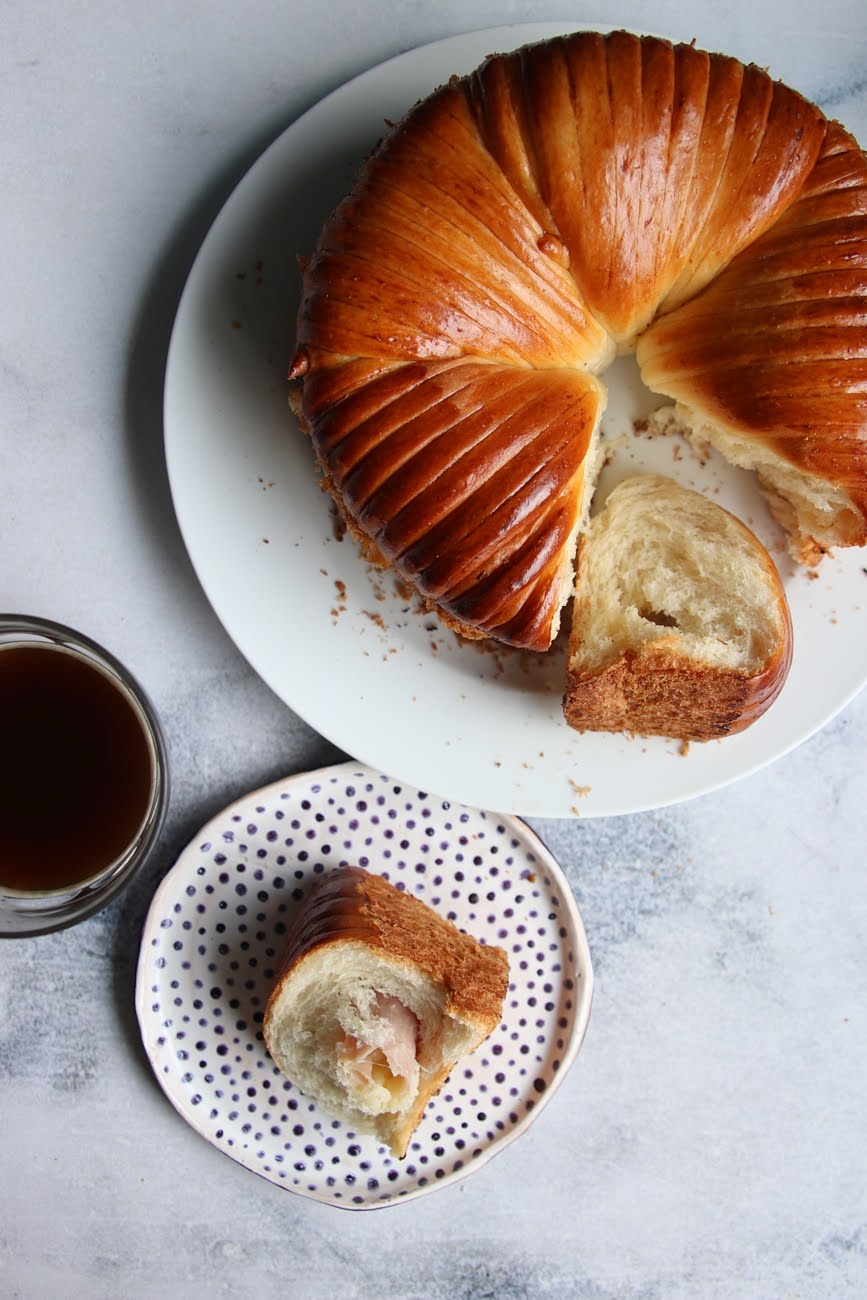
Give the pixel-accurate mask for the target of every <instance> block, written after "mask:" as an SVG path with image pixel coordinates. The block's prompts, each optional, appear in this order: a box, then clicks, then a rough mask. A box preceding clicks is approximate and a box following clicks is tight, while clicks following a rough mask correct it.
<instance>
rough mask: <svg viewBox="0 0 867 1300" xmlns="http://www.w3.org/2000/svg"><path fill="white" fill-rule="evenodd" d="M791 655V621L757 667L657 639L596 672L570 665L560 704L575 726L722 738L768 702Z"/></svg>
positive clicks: (755, 716) (681, 737)
mask: <svg viewBox="0 0 867 1300" xmlns="http://www.w3.org/2000/svg"><path fill="white" fill-rule="evenodd" d="M791 662H792V624H791V618H790V616H789V614H788V610H786V618H785V622H784V633H783V636H782V637H781V640H780V643H779V644H778V646H777V648H776V650H775V652H774V654H773V655H772V657H771V658H770V659H769V660H768V661H767V663H766V664H765V665H764V666H763V667H762V669H761V670H760V671H759V672H757V673H752V674H751V673H747V672H742V671H737V670H735V669H721V668H715V667H710V666H705V665H702V664H699V663H695V662H691V661H687V660H684V659H683V658H682V657H679V656H678V655H677V654H673V653H671V652H670V651H668V650H667V649H666V648H665V647H664V646H663V645H661V643H660V642H651V643H649V644H648V646H647V647H643V648H641V649H639V650H629V651H626V652H624V653H623V654H622V655H620V657H619V658H617V659H615V660H614V661H613V662H611V663H610V664H606V665H605V666H604V667H603V668H601V669H600V670H599V671H598V672H596V673H593V674H589V675H585V676H580V675H578V674H577V673H574V672H572V670H571V669H570V670H569V674H568V679H567V685H566V693H565V695H564V698H563V712H564V715H565V718H566V721H567V722H568V724H569V726H570V727H574V728H575V730H576V731H610V732H619V731H623V732H628V733H631V734H634V735H639V736H667V737H669V738H671V739H674V740H684V741H691V740H696V741H703V740H719V739H721V738H722V737H723V736H732V735H735V734H737V732H739V731H744V730H745V729H746V728H747V727H749V726H751V725H752V723H754V722H755V721H757V719H758V718H760V717H761V716H762V714H763V713H764V712H765V711H766V710H767V709H769V708H770V706H771V705H772V704H773V702H774V700H775V699H776V698H777V696H778V695H779V693H780V691H781V690H782V688H783V684H784V682H785V680H786V677H787V675H788V672H789V667H790V666H791Z"/></svg>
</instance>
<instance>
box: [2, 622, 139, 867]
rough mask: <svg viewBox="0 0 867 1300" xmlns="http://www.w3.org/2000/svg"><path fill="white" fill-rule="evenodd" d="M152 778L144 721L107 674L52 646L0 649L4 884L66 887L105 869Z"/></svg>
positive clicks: (129, 833) (134, 826) (128, 839)
mask: <svg viewBox="0 0 867 1300" xmlns="http://www.w3.org/2000/svg"><path fill="white" fill-rule="evenodd" d="M153 778H154V758H153V754H152V751H151V748H150V745H149V743H148V738H147V735H146V733H145V730H144V726H143V724H142V721H141V720H140V718H139V715H138V713H137V711H136V709H135V708H134V706H133V705H132V703H131V702H130V700H129V699H128V697H127V696H126V694H125V693H124V691H123V689H122V688H121V687H120V686H119V685H117V684H115V682H114V681H113V680H112V679H111V678H110V677H109V676H108V675H107V674H106V673H105V672H103V671H101V670H100V669H99V668H97V667H95V666H94V665H93V664H91V663H90V662H89V661H88V660H86V659H85V658H83V657H80V656H79V655H77V654H74V653H71V652H70V651H67V650H60V649H57V648H55V647H52V646H48V645H45V646H39V645H32V644H31V645H14V644H13V645H9V646H5V647H3V648H2V649H0V886H5V887H6V888H7V889H16V890H26V891H41V890H62V889H64V888H68V887H69V886H71V885H74V884H76V883H78V882H80V881H84V880H88V879H90V878H91V877H92V876H94V875H97V874H98V873H99V872H101V871H103V870H104V869H105V868H107V867H109V866H110V865H111V864H112V863H113V862H115V861H116V860H117V859H118V858H119V857H120V856H121V855H122V854H123V852H124V850H125V849H126V848H127V847H128V846H129V845H130V844H132V842H133V841H134V840H135V838H136V836H137V834H138V832H139V830H140V828H141V826H142V823H143V822H144V819H145V816H146V814H147V812H148V807H149V804H150V799H151V790H152V784H153Z"/></svg>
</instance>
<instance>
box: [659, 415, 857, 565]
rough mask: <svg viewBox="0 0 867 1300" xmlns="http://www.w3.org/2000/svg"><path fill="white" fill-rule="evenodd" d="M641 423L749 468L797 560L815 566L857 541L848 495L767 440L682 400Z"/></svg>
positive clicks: (853, 509) (855, 525)
mask: <svg viewBox="0 0 867 1300" xmlns="http://www.w3.org/2000/svg"><path fill="white" fill-rule="evenodd" d="M647 424H648V426H649V429H650V431H651V432H657V433H681V434H682V435H683V436H684V437H685V438H688V439H689V441H690V442H692V443H693V445H694V446H696V447H698V448H702V447H708V446H709V447H714V448H715V449H716V450H717V451H718V452H719V453H720V455H721V456H723V457H724V458H725V460H727V461H728V463H729V464H730V465H737V466H738V467H739V468H740V469H745V470H749V471H751V472H753V473H754V474H755V475H756V480H757V482H758V485H759V487H760V489H761V491H762V493H763V495H764V497H765V499H766V500H767V503H768V506H769V507H770V510H771V512H772V514H773V515H774V518H775V519H776V520H777V522H778V523H779V524H780V526H781V528H782V529H783V530H784V531H785V533H786V536H787V539H788V545H789V552H790V554H791V555H792V557H793V559H795V560H797V561H798V563H800V564H816V563H817V562H818V561H819V560H820V559H821V558H822V555H823V554H824V553H825V552H826V551H828V550H830V549H831V548H832V547H834V546H849V545H853V544H857V543H858V540H859V538H860V535H861V529H862V526H863V522H862V519H861V512H860V511H859V509H858V507H857V506H856V505H855V504H854V503H853V501H852V499H851V497H850V496H849V495H848V493H847V492H845V491H844V490H843V488H841V487H839V486H837V485H835V484H834V483H831V482H830V481H829V480H828V479H827V478H823V477H822V476H821V475H820V474H817V473H809V472H807V471H806V470H805V469H803V468H799V467H798V466H797V465H794V464H793V463H792V462H791V461H788V460H786V458H785V457H784V456H782V455H780V454H778V453H777V452H776V451H775V450H774V449H773V447H772V446H770V445H769V444H768V443H767V442H765V441H762V440H761V439H758V438H751V437H748V436H747V435H746V434H739V433H737V432H736V431H735V430H733V429H729V428H726V427H725V425H723V424H722V423H715V422H714V421H712V420H709V419H707V418H706V417H703V416H700V415H699V414H698V413H697V412H695V411H693V410H691V409H690V407H689V406H687V405H686V404H685V403H683V402H677V403H676V404H675V405H674V406H663V407H661V408H660V409H659V410H658V411H654V412H653V414H652V415H651V416H650V417H649V418H648V420H647Z"/></svg>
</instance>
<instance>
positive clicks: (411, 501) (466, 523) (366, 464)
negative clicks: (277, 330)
mask: <svg viewBox="0 0 867 1300" xmlns="http://www.w3.org/2000/svg"><path fill="white" fill-rule="evenodd" d="M347 371H349V372H351V373H350V374H349V375H347ZM371 371H373V367H372V366H371V367H368V366H366V365H364V364H362V363H356V364H355V365H354V366H345V367H340V368H339V369H337V370H334V369H331V368H330V369H328V370H317V371H316V372H315V373H314V374H313V375H311V377H310V380H309V382H308V383H307V384H306V385H305V389H304V395H303V402H302V414H303V418H304V422H305V424H306V425H307V427H308V428H309V430H310V432H311V435H312V437H313V441H314V445H315V447H316V452H317V456H318V458H319V461H320V464H321V466H322V470H323V474H324V477H325V481H326V483H327V485H328V488H329V490H330V491H332V492H333V494H334V496H335V498H336V499H338V500H339V501H340V502H341V503H342V505H343V508H344V510H345V512H346V514H347V516H348V517H349V518H350V519H351V520H352V523H353V525H354V527H355V528H357V529H358V530H359V532H361V533H363V534H364V535H365V536H367V537H369V538H370V539H371V541H372V542H373V543H374V545H375V546H376V548H377V550H378V551H379V552H380V554H381V555H382V556H383V557H384V559H385V561H386V562H387V563H388V564H390V565H392V566H393V567H394V568H395V569H396V570H397V571H398V572H399V573H401V574H402V575H403V576H404V577H405V578H407V579H408V580H409V581H411V582H412V583H413V584H414V585H415V586H416V587H417V589H418V590H419V591H420V593H421V594H422V595H423V596H424V597H425V598H427V599H428V600H430V601H432V602H435V603H436V604H437V606H439V607H440V608H441V609H442V610H443V611H444V613H445V615H446V616H447V618H449V619H450V620H452V621H453V622H454V623H455V624H456V625H457V626H458V627H467V629H468V630H469V631H470V632H471V633H472V631H473V630H477V631H480V632H483V633H485V634H487V635H491V636H495V637H496V638H497V639H498V640H500V641H504V642H507V643H511V644H515V645H520V646H524V647H527V648H532V649H539V650H545V649H547V648H548V646H549V645H550V643H551V639H552V635H553V632H554V630H555V619H556V615H557V613H558V611H559V606H560V603H561V602H562V598H563V593H564V589H565V588H566V587H567V586H568V585H569V583H570V579H571V562H572V549H573V548H572V542H573V539H574V537H575V533H576V530H577V529H578V526H579V524H580V522H581V517H582V514H583V508H584V498H585V473H586V472H587V453H588V450H589V448H590V445H591V440H592V438H593V436H594V432H595V430H596V427H597V424H598V420H599V415H600V412H601V408H602V401H603V399H602V389H601V386H600V385H599V383H598V381H597V380H596V379H595V378H594V377H593V376H592V375H589V374H584V373H581V372H579V371H571V370H565V369H556V370H532V369H528V368H524V367H520V368H519V367H510V366H501V365H492V364H490V363H485V362H481V361H475V360H464V361H435V362H415V363H412V364H409V363H407V364H405V365H401V366H398V367H395V368H389V369H386V370H382V369H376V371H375V373H372V374H371V373H370V372H371ZM359 373H361V374H364V375H365V377H367V375H368V374H370V377H369V378H367V382H365V383H363V384H353V382H352V381H353V379H354V378H355V376H356V375H357V374H359ZM335 385H337V386H339V394H340V395H339V397H338V398H337V400H333V399H332V392H333V389H334V386H335Z"/></svg>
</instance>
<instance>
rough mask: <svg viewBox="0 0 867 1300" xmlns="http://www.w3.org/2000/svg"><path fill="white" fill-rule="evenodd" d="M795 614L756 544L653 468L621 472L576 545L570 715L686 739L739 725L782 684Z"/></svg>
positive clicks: (581, 725) (573, 719)
mask: <svg viewBox="0 0 867 1300" xmlns="http://www.w3.org/2000/svg"><path fill="white" fill-rule="evenodd" d="M791 658H792V624H791V616H790V613H789V608H788V603H787V601H786V597H785V593H784V590H783V586H782V582H781V580H780V577H779V574H778V572H777V569H776V567H775V565H774V563H773V561H772V559H771V557H770V555H769V554H768V552H767V550H766V549H765V547H764V546H763V545H762V543H761V542H760V541H759V540H758V538H756V537H755V535H754V534H753V533H752V532H751V531H750V530H749V529H748V528H747V527H746V525H745V524H743V523H742V522H741V521H740V520H739V519H737V518H735V516H734V515H732V514H730V512H729V511H727V510H724V509H723V507H722V506H720V505H718V504H717V503H716V502H714V501H711V500H710V499H709V498H707V497H705V496H703V495H702V494H700V493H698V492H695V491H693V490H692V489H689V488H684V487H681V486H680V485H679V484H677V483H675V482H674V481H673V480H672V479H668V478H665V477H663V476H659V475H637V476H635V477H633V478H630V479H626V480H625V481H624V482H622V483H621V484H619V485H618V486H617V487H616V488H615V489H614V490H613V491H612V492H611V494H610V496H609V497H608V499H607V501H606V503H605V505H604V507H603V509H602V510H601V511H600V512H599V514H597V515H596V516H595V517H594V519H593V520H592V521H591V524H590V526H589V528H588V530H587V532H586V534H585V537H584V540H583V542H582V546H581V551H580V554H579V563H578V573H577V580H576V598H575V603H574V606H573V614H572V631H571V636H570V641H569V651H568V664H567V686H566V692H565V696H564V714H565V717H566V721H567V722H568V723H569V725H570V726H572V727H574V728H576V729H577V730H579V731H612V732H618V731H624V732H628V733H631V734H637V735H661V736H668V737H672V738H675V739H680V740H684V741H688V740H710V739H716V738H719V737H722V736H726V735H731V734H734V733H735V732H738V731H742V730H744V729H745V728H746V727H747V726H749V725H751V724H752V723H753V722H755V721H756V720H757V719H758V718H759V717H760V716H761V715H762V714H763V713H764V712H765V711H766V710H767V708H769V707H770V705H771V704H772V703H773V701H774V700H775V699H776V698H777V696H778V695H779V692H780V691H781V690H782V687H783V684H784V682H785V680H786V677H787V675H788V671H789V667H790V665H791Z"/></svg>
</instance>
